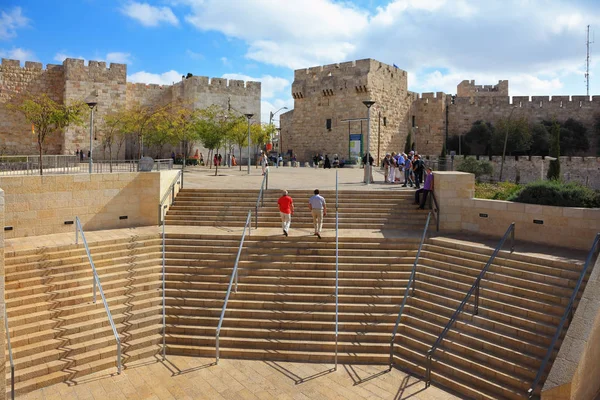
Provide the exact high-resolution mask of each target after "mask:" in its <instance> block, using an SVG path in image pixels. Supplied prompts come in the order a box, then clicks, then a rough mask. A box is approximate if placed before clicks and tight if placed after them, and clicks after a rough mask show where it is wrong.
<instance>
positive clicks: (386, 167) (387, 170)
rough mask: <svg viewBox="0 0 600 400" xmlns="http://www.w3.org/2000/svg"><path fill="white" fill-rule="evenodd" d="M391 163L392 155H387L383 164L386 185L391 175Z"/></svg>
mask: <svg viewBox="0 0 600 400" xmlns="http://www.w3.org/2000/svg"><path fill="white" fill-rule="evenodd" d="M390 163H391V155H390V153H387V154H386V155H385V158H384V159H383V162H382V164H383V181H384V182H385V183H388V182H389V180H388V177H389V175H390Z"/></svg>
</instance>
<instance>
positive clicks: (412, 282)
mask: <svg viewBox="0 0 600 400" xmlns="http://www.w3.org/2000/svg"><path fill="white" fill-rule="evenodd" d="M430 220H431V212H429V214H428V215H427V221H426V222H425V227H424V228H423V235H422V236H421V243H420V244H419V250H417V257H416V258H415V262H414V263H413V267H412V271H411V272H410V277H409V278H408V282H407V284H406V289H405V290H404V298H403V299H402V304H401V305H400V311H398V318H396V325H394V331H393V332H392V340H391V341H390V367H389V369H388V370H389V371H391V370H392V366H393V365H394V341H395V340H396V334H397V333H398V327H399V326H400V320H401V319H402V312H403V311H404V306H406V302H407V300H408V292H409V291H410V292H412V293H411V296H414V295H415V275H416V273H417V263H418V262H419V257H420V256H421V249H422V248H423V243H424V242H425V237H426V236H427V230H428V229H429V221H430Z"/></svg>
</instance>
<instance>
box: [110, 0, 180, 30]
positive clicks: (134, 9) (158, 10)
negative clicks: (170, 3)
mask: <svg viewBox="0 0 600 400" xmlns="http://www.w3.org/2000/svg"><path fill="white" fill-rule="evenodd" d="M121 12H122V13H123V14H125V15H127V16H128V17H130V18H133V19H135V20H137V21H138V22H139V23H141V24H142V25H144V26H150V27H155V26H158V25H160V24H161V23H163V22H164V23H167V24H171V25H179V20H178V19H177V17H176V16H175V14H173V11H171V9H170V8H169V7H155V6H151V5H150V4H147V3H138V2H135V1H132V2H130V3H128V4H127V5H126V6H125V7H123V8H122V9H121Z"/></svg>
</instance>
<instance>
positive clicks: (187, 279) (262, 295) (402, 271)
mask: <svg viewBox="0 0 600 400" xmlns="http://www.w3.org/2000/svg"><path fill="white" fill-rule="evenodd" d="M417 240H418V239H417V238H412V239H411V238H403V239H360V238H344V239H341V240H340V245H339V248H340V251H339V255H340V256H339V263H340V264H339V269H340V274H339V282H340V286H339V298H340V300H339V329H340V332H339V362H340V363H376V364H381V363H385V362H386V360H388V358H389V340H390V332H391V330H392V327H393V324H394V320H395V313H397V309H398V304H399V302H400V301H401V295H402V293H403V289H402V288H403V287H404V286H406V282H407V279H408V277H409V275H410V271H411V268H412V263H413V262H414V257H415V255H416V250H417V247H418V241H417ZM238 246H239V240H238V239H237V238H232V237H230V236H229V237H228V236H202V235H174V234H169V235H168V239H167V247H166V249H167V290H166V296H167V339H166V340H167V352H168V354H179V355H190V356H204V357H214V356H215V332H216V327H217V325H218V322H219V317H220V314H221V309H222V307H223V302H224V297H225V296H224V294H225V292H226V291H227V287H228V284H229V280H230V276H231V273H232V270H233V265H234V263H235V256H236V253H237V248H238ZM239 268H240V270H239V286H238V291H237V293H233V292H232V295H231V297H230V300H229V303H228V307H227V312H226V314H225V320H224V324H223V326H222V329H221V335H220V352H221V357H227V358H247V359H268V360H281V361H307V362H308V361H310V362H330V361H332V360H333V355H334V352H335V239H334V238H323V240H319V241H318V240H316V239H315V238H314V237H312V236H303V237H293V238H292V237H290V238H286V239H284V238H279V237H275V238H273V237H263V236H257V235H255V234H252V236H250V237H249V238H248V237H247V239H246V245H245V246H244V250H243V253H242V258H241V261H240V264H239ZM386 352H387V353H386Z"/></svg>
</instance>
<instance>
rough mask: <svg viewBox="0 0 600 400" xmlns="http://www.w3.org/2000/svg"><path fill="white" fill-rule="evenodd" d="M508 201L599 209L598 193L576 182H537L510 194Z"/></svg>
mask: <svg viewBox="0 0 600 400" xmlns="http://www.w3.org/2000/svg"><path fill="white" fill-rule="evenodd" d="M508 201H515V202H518V203H528V204H540V205H546V206H558V207H585V208H597V207H600V191H598V190H593V189H590V188H588V187H585V186H583V185H581V184H579V183H576V182H569V183H564V182H560V181H537V182H533V183H530V184H528V185H527V186H525V187H524V188H523V190H521V191H519V192H516V193H514V194H512V195H511V196H510V197H509V198H508Z"/></svg>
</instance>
